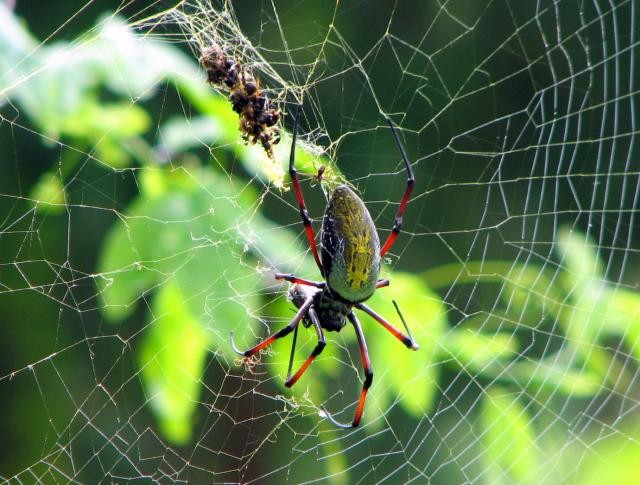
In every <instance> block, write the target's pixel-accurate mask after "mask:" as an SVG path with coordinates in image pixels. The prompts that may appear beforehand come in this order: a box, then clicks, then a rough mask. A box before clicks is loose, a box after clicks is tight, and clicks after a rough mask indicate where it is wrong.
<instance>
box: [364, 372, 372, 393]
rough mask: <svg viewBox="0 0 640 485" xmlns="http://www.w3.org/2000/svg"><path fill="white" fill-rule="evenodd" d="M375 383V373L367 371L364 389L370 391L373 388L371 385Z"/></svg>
mask: <svg viewBox="0 0 640 485" xmlns="http://www.w3.org/2000/svg"><path fill="white" fill-rule="evenodd" d="M372 382H373V371H372V370H370V369H369V370H366V371H365V372H364V384H363V386H362V387H363V388H364V389H369V388H370V387H371V383H372Z"/></svg>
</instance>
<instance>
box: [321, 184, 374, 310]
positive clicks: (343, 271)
mask: <svg viewBox="0 0 640 485" xmlns="http://www.w3.org/2000/svg"><path fill="white" fill-rule="evenodd" d="M322 266H323V269H324V273H325V278H326V281H327V285H328V286H329V288H330V289H331V291H332V292H334V293H335V294H337V295H338V296H339V297H340V298H342V299H343V300H345V301H347V302H350V303H358V302H362V301H364V300H366V299H367V298H369V297H370V296H371V295H372V294H373V292H374V291H375V288H376V283H377V281H378V274H379V272H380V240H379V239H378V233H377V232H376V227H375V225H374V223H373V219H371V215H370V214H369V211H368V210H367V207H366V206H365V205H364V202H362V200H361V199H360V197H358V195H357V194H356V193H355V192H354V191H353V190H351V189H350V188H349V187H347V186H346V185H340V186H339V187H337V188H336V189H335V191H334V192H333V194H332V196H331V200H329V204H328V205H327V209H326V211H325V213H324V218H323V221H322Z"/></svg>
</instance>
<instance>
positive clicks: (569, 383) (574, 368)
mask: <svg viewBox="0 0 640 485" xmlns="http://www.w3.org/2000/svg"><path fill="white" fill-rule="evenodd" d="M501 379H502V380H505V381H511V382H515V383H517V384H518V385H519V386H520V387H521V388H523V389H530V390H529V391H527V392H528V393H529V394H536V393H537V392H539V391H543V392H547V393H549V394H555V393H558V392H560V393H562V394H565V395H567V396H571V397H573V398H580V397H593V396H595V395H596V394H598V393H599V392H600V391H602V389H603V382H604V378H603V376H601V375H600V374H599V373H597V372H594V371H592V370H590V369H588V368H585V367H584V365H583V364H582V363H581V358H580V355H579V354H577V353H576V350H575V348H574V347H572V346H571V345H567V346H565V347H564V348H563V349H562V350H560V351H558V352H556V353H554V354H552V355H549V356H548V357H545V358H544V359H541V360H538V361H528V360H523V361H519V362H516V363H515V364H512V365H510V366H509V367H508V368H507V369H506V370H505V371H504V372H502V373H501Z"/></svg>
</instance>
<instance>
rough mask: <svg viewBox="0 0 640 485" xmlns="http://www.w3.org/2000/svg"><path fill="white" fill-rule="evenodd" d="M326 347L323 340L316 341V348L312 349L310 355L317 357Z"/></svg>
mask: <svg viewBox="0 0 640 485" xmlns="http://www.w3.org/2000/svg"><path fill="white" fill-rule="evenodd" d="M326 345H327V342H325V341H324V340H320V341H318V345H316V348H315V349H313V352H311V355H313V356H316V357H317V356H318V355H320V354H321V353H322V351H323V350H324V348H325V346H326Z"/></svg>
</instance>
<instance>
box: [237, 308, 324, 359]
mask: <svg viewBox="0 0 640 485" xmlns="http://www.w3.org/2000/svg"><path fill="white" fill-rule="evenodd" d="M312 304H313V298H309V299H307V301H305V302H304V303H303V304H302V306H301V307H300V309H299V310H298V313H296V315H295V316H294V317H293V319H292V320H291V322H289V324H288V325H287V326H286V327H284V328H281V329H280V330H278V331H277V332H276V333H274V334H273V335H271V336H270V337H267V338H266V339H264V340H263V341H262V342H260V343H259V344H258V345H256V346H255V347H252V348H250V349H249V350H245V351H244V352H243V351H242V350H239V349H238V347H236V344H235V342H234V340H233V332H231V334H230V335H229V338H230V340H231V347H232V348H233V350H234V351H235V353H236V354H238V355H242V356H243V357H251V356H252V355H255V354H257V353H258V352H260V351H261V350H262V349H264V348H265V347H267V346H269V345H270V344H272V343H273V341H274V340H277V339H279V338H282V337H284V336H286V335H289V334H290V333H291V332H292V331H293V329H294V328H296V327H297V326H298V324H299V323H300V320H302V318H303V317H304V316H305V315H306V314H307V312H308V311H309V308H310V307H311V305H312Z"/></svg>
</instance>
